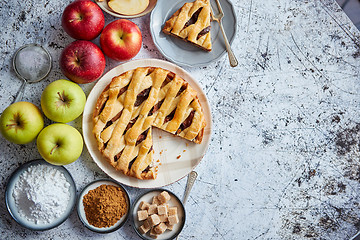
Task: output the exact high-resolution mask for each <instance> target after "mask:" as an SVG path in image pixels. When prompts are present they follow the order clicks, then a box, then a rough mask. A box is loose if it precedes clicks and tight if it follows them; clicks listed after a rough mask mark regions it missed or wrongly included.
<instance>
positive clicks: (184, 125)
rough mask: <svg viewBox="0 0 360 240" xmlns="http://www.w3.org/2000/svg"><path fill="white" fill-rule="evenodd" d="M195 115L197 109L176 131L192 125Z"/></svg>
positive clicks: (178, 131)
mask: <svg viewBox="0 0 360 240" xmlns="http://www.w3.org/2000/svg"><path fill="white" fill-rule="evenodd" d="M194 115H195V110H192V111H191V112H190V114H189V116H188V117H187V118H186V119H185V120H184V122H183V123H182V124H181V125H180V127H179V129H178V130H177V131H176V132H177V133H180V132H182V131H184V130H185V129H187V128H188V127H189V126H190V125H191V123H192V121H193V118H194Z"/></svg>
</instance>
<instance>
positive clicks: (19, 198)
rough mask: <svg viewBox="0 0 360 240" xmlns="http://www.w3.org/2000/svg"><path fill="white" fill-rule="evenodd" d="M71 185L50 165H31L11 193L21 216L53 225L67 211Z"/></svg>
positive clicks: (38, 222) (37, 222) (36, 222)
mask: <svg viewBox="0 0 360 240" xmlns="http://www.w3.org/2000/svg"><path fill="white" fill-rule="evenodd" d="M69 188H70V183H69V182H68V181H67V179H66V178H65V176H64V174H63V173H61V172H60V171H59V170H57V169H55V168H53V167H51V166H47V165H41V164H39V165H34V166H30V167H29V168H28V169H27V170H26V171H24V172H23V173H22V174H21V175H20V177H19V181H18V182H17V183H16V184H15V187H14V191H13V193H12V195H13V197H14V200H15V204H16V206H17V209H18V211H19V214H20V216H22V217H24V218H26V219H27V220H28V221H30V222H34V223H35V224H44V223H45V224H46V223H51V222H53V221H54V220H55V219H57V218H59V217H60V216H61V215H62V214H63V213H64V212H65V210H66V208H67V206H68V203H69V200H70V189H69Z"/></svg>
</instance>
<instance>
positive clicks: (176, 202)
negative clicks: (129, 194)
mask: <svg viewBox="0 0 360 240" xmlns="http://www.w3.org/2000/svg"><path fill="white" fill-rule="evenodd" d="M163 191H166V192H168V193H169V195H170V197H171V199H170V200H169V201H168V204H169V207H177V214H178V217H179V223H177V224H175V225H174V227H173V230H171V231H170V230H166V231H165V232H164V233H163V234H160V235H158V236H157V238H156V239H161V240H165V239H166V240H168V239H174V238H176V237H177V236H178V235H179V234H180V232H181V231H182V229H183V228H184V225H185V219H186V213H185V207H184V204H183V203H182V202H181V201H180V199H179V198H178V197H177V196H176V195H175V194H174V193H172V192H171V191H169V190H166V189H160V188H158V189H154V190H151V191H148V192H146V193H144V194H142V195H140V196H139V197H138V198H137V199H136V200H135V202H134V204H133V207H132V211H131V216H132V220H133V227H134V229H135V232H136V233H137V234H138V235H139V237H141V238H142V239H145V240H153V239H154V238H152V237H151V236H150V235H149V232H147V233H146V234H141V233H140V232H139V227H140V226H141V225H142V223H141V222H140V221H138V219H137V211H138V210H139V205H140V203H141V202H142V201H145V202H148V203H150V204H151V203H152V198H153V197H154V196H157V195H159V194H160V193H161V192H163Z"/></svg>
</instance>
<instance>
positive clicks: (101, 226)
mask: <svg viewBox="0 0 360 240" xmlns="http://www.w3.org/2000/svg"><path fill="white" fill-rule="evenodd" d="M77 213H78V216H79V218H80V220H81V222H82V223H83V224H84V225H85V227H87V228H88V229H90V230H91V231H94V232H98V233H110V232H113V231H115V230H117V229H119V228H120V227H122V226H123V225H124V224H125V222H126V220H127V219H128V217H129V213H130V198H129V194H128V193H127V191H126V190H125V188H124V187H123V186H121V185H120V184H119V183H117V182H116V181H114V180H111V179H100V180H96V181H93V182H91V183H89V184H88V185H86V186H85V187H84V188H83V190H82V191H81V193H80V195H79V198H78V203H77Z"/></svg>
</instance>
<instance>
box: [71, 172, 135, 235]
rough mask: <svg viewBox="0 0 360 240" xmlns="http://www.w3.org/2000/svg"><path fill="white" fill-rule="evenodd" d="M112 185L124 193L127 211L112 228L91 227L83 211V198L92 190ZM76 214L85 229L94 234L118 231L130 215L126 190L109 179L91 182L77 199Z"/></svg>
mask: <svg viewBox="0 0 360 240" xmlns="http://www.w3.org/2000/svg"><path fill="white" fill-rule="evenodd" d="M103 184H105V185H113V186H116V187H120V188H121V189H122V190H123V191H124V192H125V196H126V204H127V209H128V211H127V212H126V214H125V215H123V216H122V217H121V218H120V220H119V221H117V223H115V224H114V225H113V226H111V227H106V228H98V227H95V226H93V225H91V224H90V223H89V222H88V220H87V219H86V214H85V210H84V204H83V198H84V196H85V195H86V194H87V193H88V192H89V191H90V190H93V189H95V188H97V187H100V186H101V185H103ZM77 213H78V216H79V218H80V220H81V222H82V223H83V224H84V225H85V227H87V228H88V229H90V230H91V231H94V232H98V233H110V232H113V231H116V230H118V229H119V228H121V227H122V226H123V225H124V224H125V222H126V220H127V219H128V217H129V213H130V197H129V194H128V193H127V191H126V189H125V188H123V187H122V186H121V185H120V184H118V183H117V182H115V181H113V180H110V179H100V180H96V181H93V182H91V183H89V184H88V185H87V186H85V187H84V189H83V190H82V191H81V193H80V195H79V198H78V202H77Z"/></svg>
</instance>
